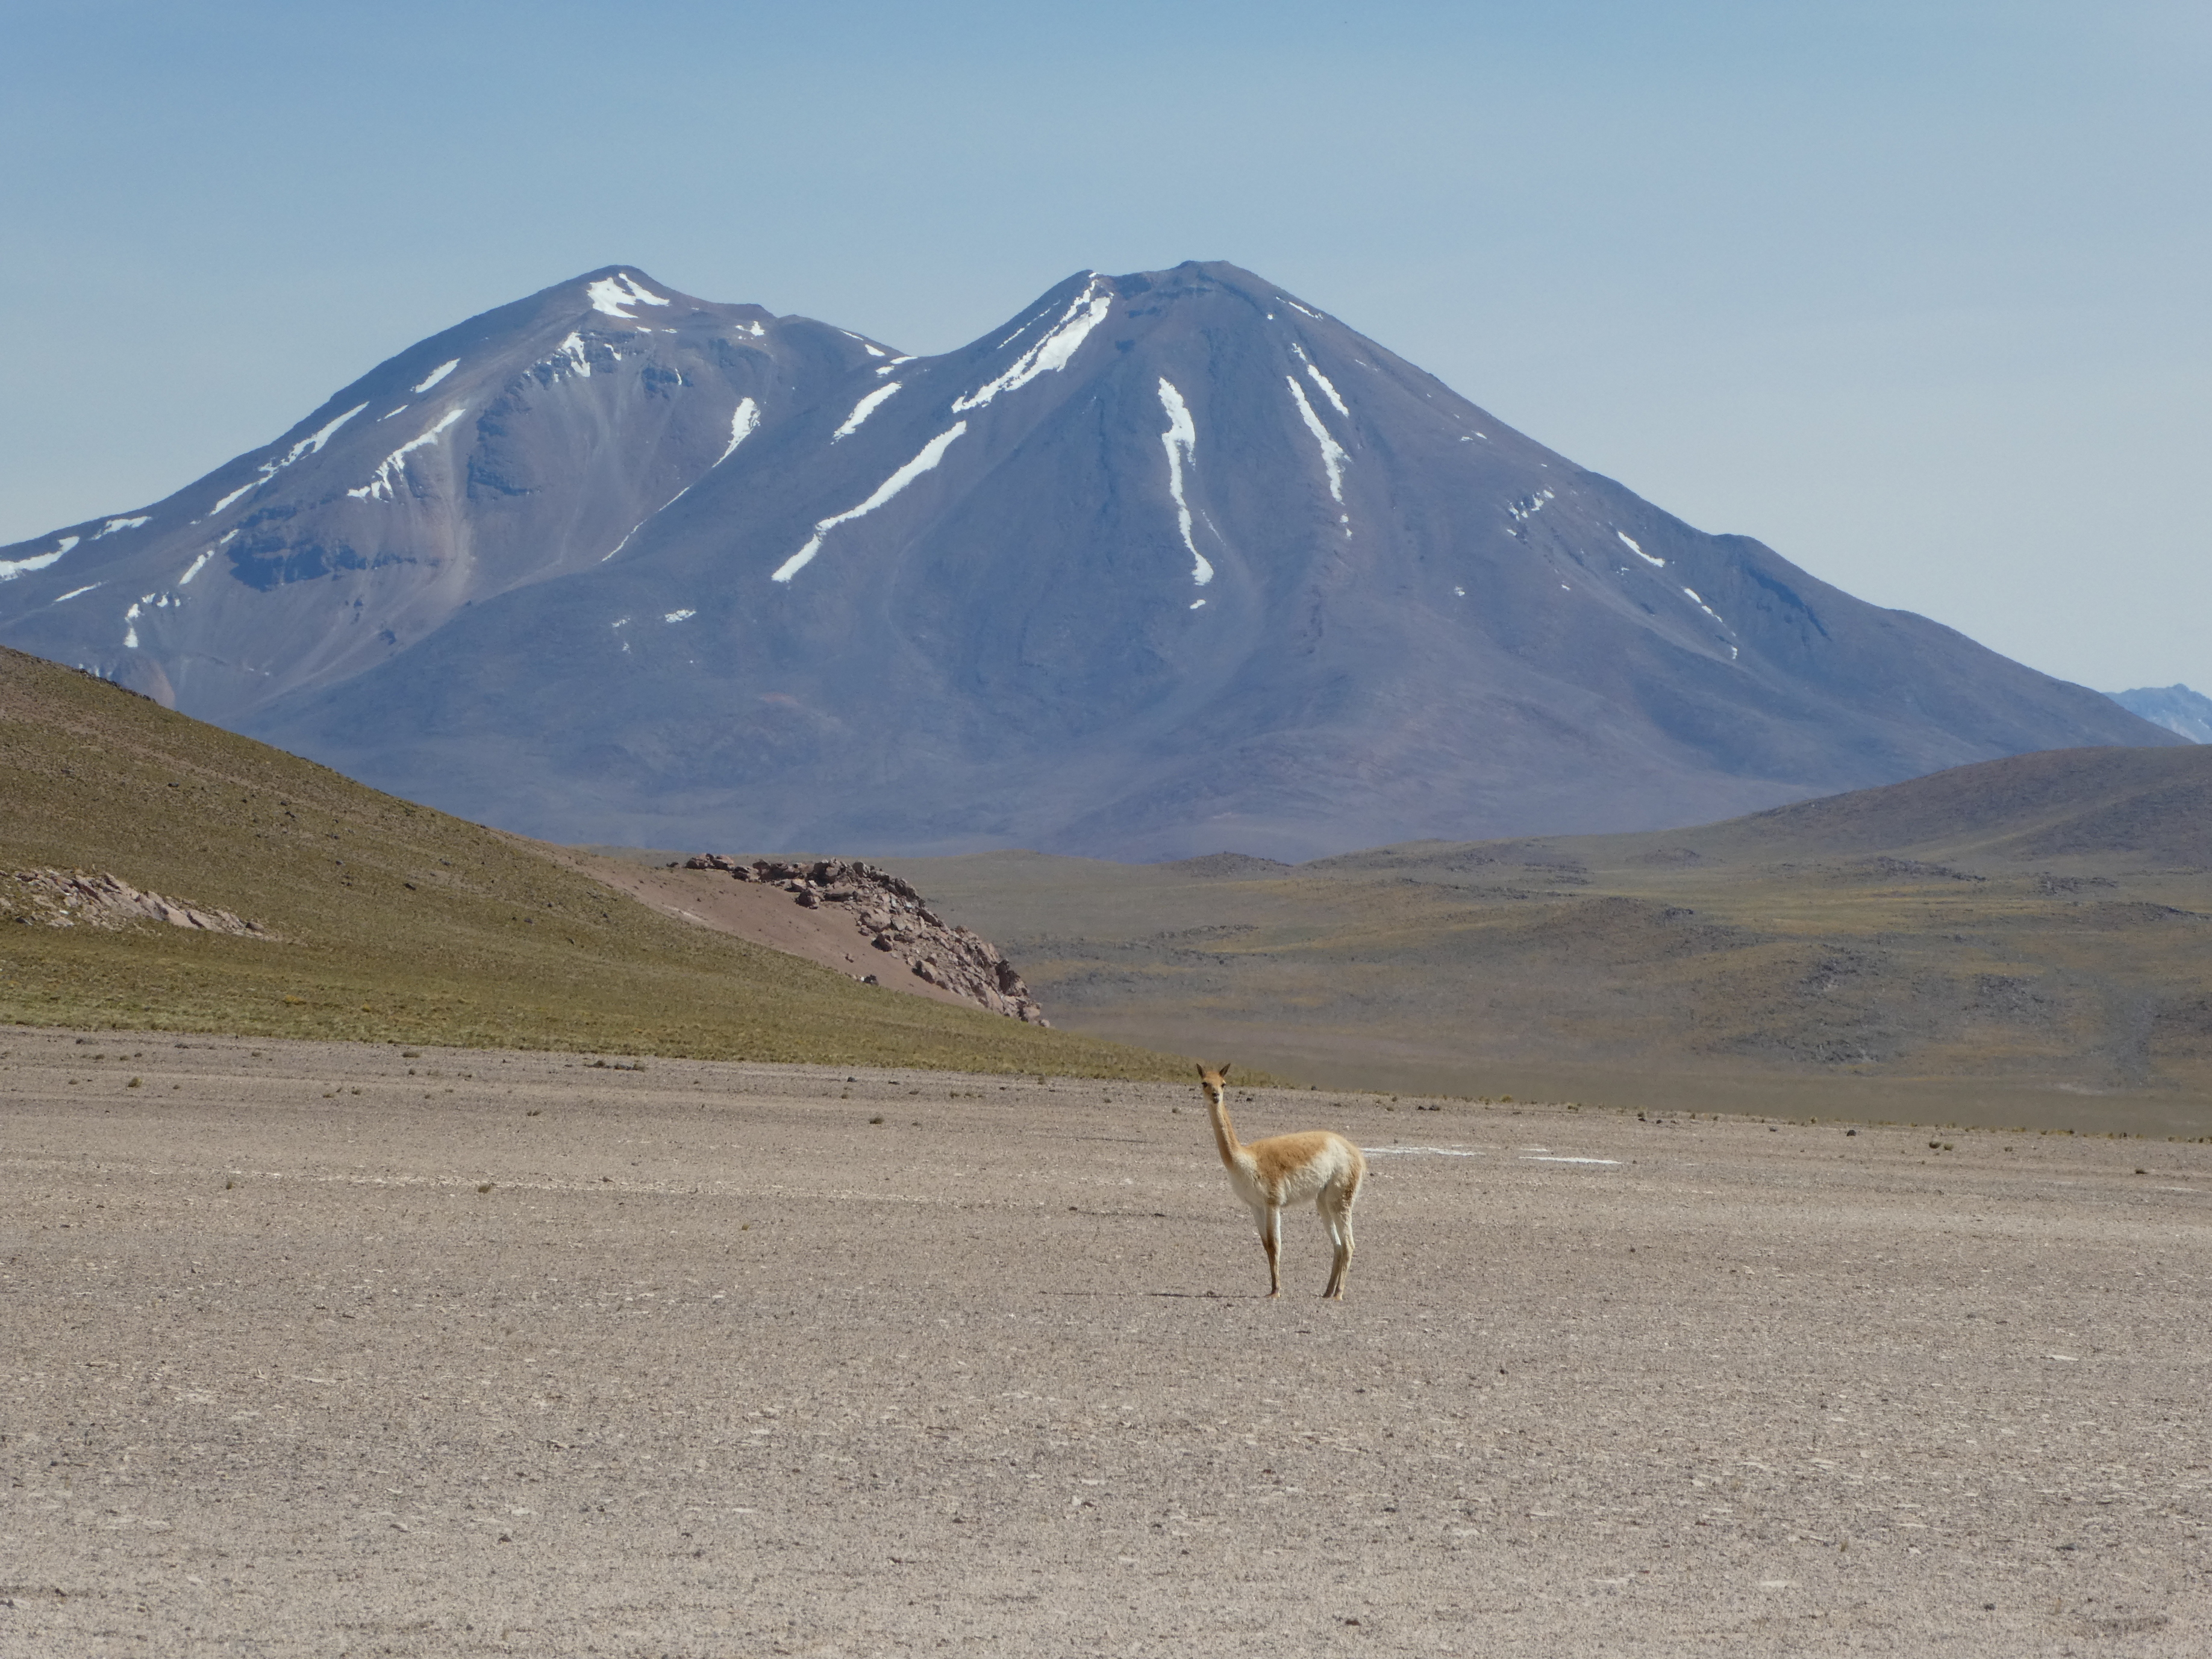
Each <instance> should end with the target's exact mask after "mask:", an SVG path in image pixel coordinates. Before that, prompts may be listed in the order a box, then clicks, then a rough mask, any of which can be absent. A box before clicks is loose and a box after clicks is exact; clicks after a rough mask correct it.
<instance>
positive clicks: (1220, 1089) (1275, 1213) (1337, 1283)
mask: <svg viewBox="0 0 2212 1659" xmlns="http://www.w3.org/2000/svg"><path fill="white" fill-rule="evenodd" d="M1198 1086H1199V1088H1200V1090H1201V1091H1203V1092H1204V1094H1205V1096H1206V1111H1207V1112H1208V1113H1209V1114H1210V1115H1212V1119H1213V1141H1214V1145H1215V1146H1218V1148H1219V1149H1220V1152H1221V1162H1222V1164H1224V1165H1225V1167H1226V1168H1227V1169H1228V1170H1229V1182H1230V1185H1231V1186H1232V1187H1234V1188H1236V1189H1237V1197H1239V1198H1241V1199H1243V1200H1244V1201H1245V1203H1246V1204H1248V1205H1249V1206H1251V1209H1252V1218H1253V1219H1254V1220H1255V1221H1256V1222H1258V1223H1259V1224H1260V1243H1261V1245H1262V1246H1263V1247H1264V1248H1265V1249H1266V1250H1267V1294H1268V1295H1269V1296H1270V1297H1277V1296H1280V1295H1281V1294H1282V1293H1283V1274H1282V1265H1281V1261H1280V1257H1281V1255H1282V1244H1283V1206H1285V1204H1289V1203H1292V1202H1294V1201H1296V1200H1299V1199H1303V1198H1310V1199H1311V1200H1313V1201H1314V1206H1315V1207H1316V1209H1318V1210H1319V1211H1320V1212H1321V1219H1322V1225H1323V1226H1324V1227H1327V1228H1328V1237H1329V1243H1332V1244H1333V1245H1334V1246H1335V1247H1336V1260H1335V1262H1334V1265H1332V1266H1331V1267H1330V1268H1329V1273H1328V1285H1327V1286H1325V1287H1324V1288H1323V1289H1322V1295H1323V1296H1324V1297H1334V1298H1335V1299H1336V1300H1338V1301H1340V1302H1341V1301H1342V1300H1343V1299H1344V1280H1345V1276H1346V1273H1349V1272H1350V1271H1351V1268H1352V1203H1353V1201H1354V1200H1356V1199H1358V1196H1359V1183H1360V1182H1362V1181H1364V1180H1365V1179H1366V1178H1367V1160H1366V1159H1365V1158H1362V1157H1361V1156H1360V1155H1359V1148H1358V1147H1357V1146H1353V1145H1352V1143H1351V1142H1350V1141H1348V1140H1346V1139H1345V1138H1344V1137H1343V1136H1342V1135H1340V1134H1337V1133H1334V1132H1333V1131H1331V1130H1328V1129H1308V1130H1306V1131H1304V1133H1300V1134H1291V1135H1273V1136H1271V1137H1269V1138H1268V1139H1266V1140H1255V1141H1254V1142H1253V1143H1252V1144H1251V1145H1250V1146H1244V1145H1243V1144H1241V1143H1240V1142H1239V1141H1238V1140H1237V1128H1236V1126H1235V1125H1234V1124H1232V1123H1231V1122H1230V1121H1229V1106H1228V1093H1229V1067H1228V1066H1222V1067H1221V1068H1220V1069H1219V1070H1218V1071H1217V1070H1215V1069H1214V1068H1213V1067H1212V1066H1200V1067H1199V1068H1198Z"/></svg>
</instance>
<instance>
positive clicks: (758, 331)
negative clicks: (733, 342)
mask: <svg viewBox="0 0 2212 1659" xmlns="http://www.w3.org/2000/svg"><path fill="white" fill-rule="evenodd" d="M750 329H751V332H752V337H753V338H755V339H756V340H757V339H760V338H762V337H764V336H765V335H766V334H767V333H768V331H767V330H766V329H764V328H763V327H762V326H761V325H759V324H758V323H754V324H752V325H750Z"/></svg>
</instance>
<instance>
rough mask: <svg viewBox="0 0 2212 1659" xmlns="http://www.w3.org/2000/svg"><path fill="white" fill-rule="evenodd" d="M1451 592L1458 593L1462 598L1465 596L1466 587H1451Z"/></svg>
mask: <svg viewBox="0 0 2212 1659" xmlns="http://www.w3.org/2000/svg"><path fill="white" fill-rule="evenodd" d="M1452 592H1455V593H1456V594H1458V595H1459V597H1460V598H1462V599H1465V598H1466V597H1467V589H1465V588H1464V587H1455V588H1454V589H1452Z"/></svg>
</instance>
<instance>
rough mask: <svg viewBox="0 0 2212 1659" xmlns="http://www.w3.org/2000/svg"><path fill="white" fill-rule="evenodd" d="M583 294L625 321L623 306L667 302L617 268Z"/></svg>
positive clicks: (628, 315)
mask: <svg viewBox="0 0 2212 1659" xmlns="http://www.w3.org/2000/svg"><path fill="white" fill-rule="evenodd" d="M584 295H585V297H586V299H588V300H590V301H591V302H592V310H594V311H599V312H605V313H606V314H607V315H608V316H610V317H619V318H621V319H623V321H624V322H626V323H634V322H635V321H636V320H637V313H635V312H634V311H624V310H623V307H624V306H633V305H642V306H665V305H666V304H667V303H668V301H666V300H664V299H662V298H661V297H660V295H658V294H652V293H648V292H647V290H646V289H642V288H640V287H639V286H638V284H637V283H636V281H635V278H633V277H632V276H630V274H629V272H628V271H626V270H618V271H617V272H616V273H615V274H614V275H613V276H602V277H600V278H599V281H598V282H596V283H592V285H591V286H590V287H589V288H587V289H585V290H584ZM754 326H755V327H758V326H759V325H758V324H756V325H754ZM418 390H419V388H418Z"/></svg>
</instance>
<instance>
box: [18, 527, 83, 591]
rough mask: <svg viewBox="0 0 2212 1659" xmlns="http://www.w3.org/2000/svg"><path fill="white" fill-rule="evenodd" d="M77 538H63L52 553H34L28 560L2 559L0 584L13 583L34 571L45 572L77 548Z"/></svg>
mask: <svg viewBox="0 0 2212 1659" xmlns="http://www.w3.org/2000/svg"><path fill="white" fill-rule="evenodd" d="M76 544H77V538H76V537H75V536H64V537H63V538H62V544H61V545H60V546H59V547H57V548H56V549H55V550H53V551H52V552H51V553H34V554H33V555H32V556H30V557H29V558H27V559H0V582H12V581H14V580H15V578H16V577H18V576H27V575H29V574H31V573H32V572H33V571H34V570H44V569H45V568H46V567H47V566H48V565H50V564H52V563H53V562H55V561H56V560H57V559H58V558H60V557H61V556H62V555H63V554H64V553H66V552H68V551H69V550H70V549H71V548H72V547H75V546H76Z"/></svg>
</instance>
